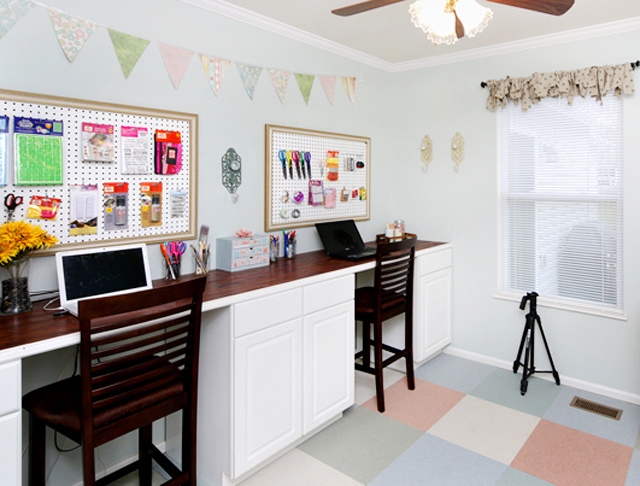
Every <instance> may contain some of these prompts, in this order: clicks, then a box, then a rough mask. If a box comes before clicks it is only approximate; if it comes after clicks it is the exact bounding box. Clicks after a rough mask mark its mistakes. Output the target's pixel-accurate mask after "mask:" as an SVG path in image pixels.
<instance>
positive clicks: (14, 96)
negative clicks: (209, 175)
mask: <svg viewBox="0 0 640 486" xmlns="http://www.w3.org/2000/svg"><path fill="white" fill-rule="evenodd" d="M0 115H2V117H3V118H4V119H5V120H6V121H7V125H8V130H6V131H5V132H4V133H0V136H2V137H3V143H1V144H0V149H2V153H0V162H1V164H0V165H2V167H1V168H2V171H3V174H2V175H3V176H4V177H0V197H1V198H2V200H5V198H6V197H7V195H9V194H14V195H15V196H16V197H22V201H23V203H22V204H21V205H20V206H18V207H17V208H16V210H15V215H14V219H25V220H27V221H29V222H31V223H34V224H38V225H40V226H41V227H42V228H43V229H45V230H46V231H48V232H49V233H50V234H52V235H54V236H56V237H57V238H58V240H59V244H57V245H55V246H53V247H52V248H51V249H49V250H47V251H43V252H38V254H51V253H53V252H55V251H59V250H61V249H69V248H81V247H95V246H103V245H113V244H122V242H123V241H131V242H144V243H148V244H149V243H159V242H162V241H165V240H178V239H181V240H188V239H194V238H196V236H197V203H196V202H197V169H198V166H197V141H198V140H197V137H198V135H197V134H198V115H197V114H190V113H179V112H171V111H162V110H157V109H150V108H141V107H134V106H125V105H116V104H109V103H101V102H95V101H85V100H77V99H71V98H61V97H53V96H46V95H40V94H32V93H22V92H17V91H7V90H0ZM50 127H52V128H51V130H49V129H48V128H50ZM49 135H51V138H47V136H49ZM3 216H6V212H4V213H3ZM4 219H5V218H3V220H4Z"/></svg>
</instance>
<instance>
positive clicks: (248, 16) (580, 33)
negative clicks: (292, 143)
mask: <svg viewBox="0 0 640 486" xmlns="http://www.w3.org/2000/svg"><path fill="white" fill-rule="evenodd" d="M182 2H184V3H188V4H191V5H194V6H196V7H199V8H202V9H205V10H209V11H211V12H214V13H217V14H220V15H224V16H226V17H229V18H232V19H234V20H237V21H239V22H243V23H245V24H248V25H252V26H254V27H258V28H260V29H263V30H266V31H268V32H271V33H274V34H277V35H280V36H283V37H286V38H289V39H292V40H295V41H298V42H302V43H304V44H307V45H310V46H313V47H317V48H318V49H323V50H325V51H327V52H331V53H333V54H337V55H339V56H342V57H345V58H347V59H351V60H353V61H357V62H360V63H362V64H365V65H368V66H371V67H373V68H376V69H380V70H383V71H386V72H390V73H395V72H402V71H412V70H416V69H423V68H429V67H435V66H442V65H446V64H453V63H457V62H463V61H470V60H475V59H482V58H486V57H492V56H500V55H504V54H512V53H514V52H521V51H524V50H528V49H535V48H539V47H548V46H552V45H558V44H564V43H567V42H575V41H580V40H586V39H592V38H595V37H603V36H607V35H612V34H620V33H623V32H630V31H634V30H639V29H640V17H634V18H630V19H625V20H620V21H616V22H610V23H606V24H601V25H595V26H590V27H584V28H580V29H574V30H569V31H565V32H561V33H558V34H550V35H544V36H538V37H531V38H528V39H522V40H519V41H512V42H506V43H504V44H496V45H493V46H488V47H479V48H476V49H468V50H465V51H461V52H457V53H453V54H442V55H437V56H431V57H425V58H422V59H416V60H414V61H407V62H400V63H391V62H388V61H384V60H382V59H380V58H378V57H375V56H371V55H369V54H365V53H363V52H361V51H357V50H355V49H351V48H349V47H346V46H344V45H342V44H338V43H337V42H333V41H330V40H328V39H325V38H324V37H320V36H317V35H315V34H310V33H309V32H306V31H304V30H302V29H299V28H297V27H294V26H291V25H288V24H285V23H283V22H279V21H277V20H274V19H270V18H268V17H265V16H264V15H260V14H257V13H255V12H252V11H250V10H247V9H244V8H241V7H238V6H236V5H232V4H230V3H227V2H225V1H223V0H182Z"/></svg>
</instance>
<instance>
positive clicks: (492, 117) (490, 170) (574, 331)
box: [394, 31, 640, 401]
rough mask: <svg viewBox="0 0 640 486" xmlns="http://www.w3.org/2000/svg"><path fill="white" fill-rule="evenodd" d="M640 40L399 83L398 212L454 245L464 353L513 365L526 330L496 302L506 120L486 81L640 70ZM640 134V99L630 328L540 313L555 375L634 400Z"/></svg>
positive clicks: (627, 224) (639, 105)
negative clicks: (456, 154) (457, 159)
mask: <svg viewBox="0 0 640 486" xmlns="http://www.w3.org/2000/svg"><path fill="white" fill-rule="evenodd" d="M639 41H640V32H637V31H636V32H632V33H626V34H620V35H616V36H609V37H600V38H597V39H592V40H588V41H581V42H574V43H566V44H560V45H557V46H552V47H546V48H537V49H531V50H526V51H522V52H521V53H518V54H509V55H501V56H496V57H489V58H485V59H481V60H477V61H467V62H464V63H458V64H452V65H446V66H441V67H435V68H431V69H424V70H420V71H411V72H406V73H398V74H396V75H395V76H394V85H395V86H396V88H397V89H396V90H395V93H396V94H395V98H394V99H395V102H396V108H397V112H398V113H400V114H401V117H399V118H398V123H397V124H396V129H395V132H394V134H395V137H394V146H395V147H396V150H397V152H398V157H397V158H396V160H397V161H401V162H400V163H399V164H397V166H396V169H395V170H396V174H397V176H398V184H399V187H400V188H401V189H402V190H397V191H396V194H397V196H396V198H395V200H394V207H396V208H399V209H401V210H402V211H404V215H405V219H406V220H407V225H408V227H409V228H411V230H415V231H416V232H417V234H418V235H420V236H421V237H428V238H432V239H439V240H444V241H451V242H452V243H453V246H454V266H453V273H454V276H453V286H454V291H453V322H454V324H453V345H452V346H453V347H455V348H457V349H459V350H463V351H465V352H469V353H477V354H479V355H484V356H488V357H491V358H494V359H496V360H500V361H502V362H503V364H504V363H513V360H514V359H515V358H516V354H517V350H518V344H519V342H520V337H521V333H522V329H523V327H524V313H523V312H522V311H520V310H519V309H518V304H519V302H509V301H504V300H498V299H496V298H493V297H492V295H493V294H494V293H495V292H496V289H497V282H498V259H497V254H498V252H497V247H498V243H497V229H498V228H497V225H498V218H497V205H498V202H497V178H498V176H497V153H498V151H497V135H496V133H497V114H496V113H491V112H489V111H488V110H487V109H486V108H485V102H486V97H487V91H486V90H485V89H482V88H481V87H480V82H481V81H484V80H487V79H499V78H504V77H506V76H511V77H519V76H528V75H530V74H532V73H534V72H549V71H555V70H571V69H579V68H583V67H588V66H593V65H604V64H621V63H625V62H629V61H635V60H636V59H637V58H638V54H639V53H638V51H637V46H638V45H639ZM636 79H637V78H636ZM400 87H401V88H402V89H399V88H400ZM638 87H639V89H640V85H638ZM594 102H595V101H594ZM639 127H640V97H639V96H638V95H637V94H636V95H635V96H629V97H626V98H625V100H624V157H625V161H624V178H625V187H624V214H625V219H624V282H625V285H624V289H625V290H624V301H625V310H626V314H627V316H628V320H627V321H619V320H613V319H609V318H603V317H596V316H591V315H585V314H580V313H576V312H569V311H562V310H555V309H549V308H544V307H540V308H539V309H538V311H539V314H540V316H541V319H542V323H543V327H544V330H545V333H546V335H547V339H548V341H549V345H550V347H551V352H552V356H553V359H554V362H555V365H556V368H557V369H558V371H559V372H560V374H561V375H563V376H565V377H566V378H567V379H568V381H567V380H565V381H566V382H571V383H573V384H576V385H579V386H586V385H587V383H588V384H595V385H597V387H602V388H601V389H600V391H607V390H605V389H606V388H612V389H615V390H621V391H622V392H623V393H622V395H620V396H624V397H626V398H627V399H629V400H634V401H637V400H638V395H640V332H639V329H638V317H639V310H640V300H639V299H638V297H637V296H638V293H639V292H640V280H639V277H638V268H640V267H639V263H640V262H639V254H638V253H639V252H638V250H637V249H638V248H640V225H638V222H637V214H638V211H639V210H640V191H638V190H637V187H636V186H637V183H638V180H640V167H639V166H638V129H639ZM456 132H460V133H461V134H462V135H463V136H464V137H465V141H466V146H465V149H466V158H465V160H464V162H463V163H462V165H461V168H460V172H459V173H456V172H454V170H453V166H454V164H453V162H452V160H451V156H450V144H451V138H452V137H453V136H454V135H455V133H456ZM424 134H429V136H430V137H431V139H432V141H433V147H434V160H433V162H432V163H431V166H430V168H429V170H428V172H427V173H426V174H424V173H422V172H421V170H420V161H419V159H418V154H419V151H418V145H419V141H420V140H421V139H422V137H423V136H424ZM531 290H534V289H531ZM544 358H546V356H545V352H544V349H543V348H542V347H539V348H538V350H537V353H536V366H537V368H538V369H539V370H545V369H549V366H548V365H547V361H546V359H544ZM541 376H543V375H541ZM569 378H573V380H569ZM625 393H627V394H628V395H626V396H625Z"/></svg>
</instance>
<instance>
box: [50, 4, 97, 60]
mask: <svg viewBox="0 0 640 486" xmlns="http://www.w3.org/2000/svg"><path fill="white" fill-rule="evenodd" d="M48 11H49V18H50V19H51V24H52V25H53V30H55V32H56V36H57V37H58V42H59V43H60V47H62V51H63V52H64V55H65V56H67V59H69V61H70V62H73V60H74V59H75V58H76V56H77V55H78V53H79V52H80V50H81V49H82V48H83V47H84V45H85V43H86V42H87V41H88V40H89V37H91V35H92V34H93V33H94V32H95V31H96V24H95V23H94V22H91V21H89V20H85V19H81V18H76V17H71V16H70V15H67V14H66V13H63V12H60V11H59V10H54V9H52V8H49V9H48Z"/></svg>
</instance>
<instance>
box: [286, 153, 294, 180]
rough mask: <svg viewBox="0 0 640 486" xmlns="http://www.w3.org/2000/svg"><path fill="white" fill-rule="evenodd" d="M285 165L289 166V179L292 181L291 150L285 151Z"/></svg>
mask: <svg viewBox="0 0 640 486" xmlns="http://www.w3.org/2000/svg"><path fill="white" fill-rule="evenodd" d="M287 164H288V165H289V179H291V180H293V163H292V158H291V150H287Z"/></svg>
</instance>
